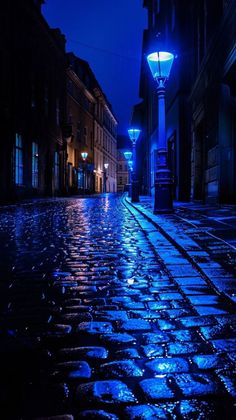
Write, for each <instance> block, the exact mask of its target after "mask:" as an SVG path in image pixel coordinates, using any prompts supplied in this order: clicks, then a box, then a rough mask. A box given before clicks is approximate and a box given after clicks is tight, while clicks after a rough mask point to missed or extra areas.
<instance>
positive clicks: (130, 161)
mask: <svg viewBox="0 0 236 420" xmlns="http://www.w3.org/2000/svg"><path fill="white" fill-rule="evenodd" d="M128 166H129V169H130V170H131V171H132V170H133V161H132V160H128Z"/></svg>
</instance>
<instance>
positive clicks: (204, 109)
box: [190, 1, 236, 203]
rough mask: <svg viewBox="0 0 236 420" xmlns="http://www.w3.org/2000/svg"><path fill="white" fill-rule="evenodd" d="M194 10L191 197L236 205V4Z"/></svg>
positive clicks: (218, 3) (197, 6)
mask: <svg viewBox="0 0 236 420" xmlns="http://www.w3.org/2000/svg"><path fill="white" fill-rule="evenodd" d="M194 12H195V20H194V23H195V38H194V45H195V50H194V51H195V54H194V57H195V74H194V76H195V77H194V79H193V85H192V91H191V95H190V104H191V108H192V173H191V175H192V188H191V197H192V198H193V199H200V200H204V201H208V202H220V203H231V202H233V203H235V202H236V180H235V154H236V133H235V123H234V121H235V112H236V111H235V110H236V108H235V86H236V84H235V78H236V49H235V25H236V4H235V1H227V2H223V1H216V3H215V5H214V8H213V7H212V5H211V4H210V3H209V2H202V3H201V4H200V5H196V6H195V9H194ZM199 22H201V26H199ZM222 34H224V36H222Z"/></svg>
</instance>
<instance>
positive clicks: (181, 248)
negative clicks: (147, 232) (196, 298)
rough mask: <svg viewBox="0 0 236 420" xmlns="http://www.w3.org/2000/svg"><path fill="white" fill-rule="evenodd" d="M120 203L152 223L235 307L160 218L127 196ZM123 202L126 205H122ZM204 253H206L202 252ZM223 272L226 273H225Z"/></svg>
mask: <svg viewBox="0 0 236 420" xmlns="http://www.w3.org/2000/svg"><path fill="white" fill-rule="evenodd" d="M122 201H123V204H124V205H126V206H127V205H128V206H130V207H133V209H135V210H136V211H138V212H139V213H140V214H141V215H142V216H143V217H145V218H146V219H147V220H148V221H149V222H150V223H152V224H153V226H155V227H156V228H157V229H158V230H159V232H160V233H161V234H162V235H163V237H164V238H165V239H167V240H168V241H169V242H170V243H171V244H172V245H173V246H174V247H175V248H176V249H177V250H178V251H179V252H180V254H182V256H183V257H184V258H186V259H187V260H188V262H190V263H191V264H192V266H193V267H194V268H195V269H196V270H197V271H198V272H199V274H200V275H201V276H202V277H203V278H204V279H205V280H206V281H207V282H208V284H210V285H211V287H212V288H213V289H214V290H215V292H216V293H217V294H219V295H221V296H222V297H223V298H224V299H226V300H227V302H228V303H229V304H230V306H233V307H236V301H235V300H234V299H233V298H232V297H231V296H230V295H229V294H227V293H226V292H225V291H224V290H220V288H219V287H217V286H216V285H215V283H214V281H213V280H211V278H210V277H209V276H208V275H207V273H206V272H205V271H204V269H203V268H202V267H201V266H200V265H199V264H198V263H197V262H196V261H195V260H194V259H193V258H192V257H191V255H190V254H189V253H188V251H187V250H186V249H185V248H184V246H183V245H181V243H180V242H178V241H177V240H175V239H173V237H172V236H171V235H170V234H169V233H168V232H167V231H166V230H165V229H164V228H163V227H162V226H161V225H160V224H159V223H158V218H159V217H160V216H157V215H154V214H152V213H151V212H150V211H149V210H146V209H144V208H142V205H141V204H140V205H139V204H138V205H137V204H136V203H135V204H134V203H132V202H131V200H130V199H129V198H128V197H127V196H126V197H122ZM124 201H125V202H126V203H124ZM184 236H185V237H186V238H189V237H188V235H186V234H184ZM189 239H190V241H191V242H192V243H194V244H195V245H196V247H197V248H199V250H203V249H202V248H201V247H200V246H199V245H198V244H197V243H196V242H194V241H193V240H192V239H191V238H189ZM204 252H206V251H204ZM206 253H207V252H206ZM208 255H209V254H208ZM218 265H219V264H218ZM219 267H220V268H222V270H224V268H223V267H222V266H220V265H219ZM224 271H225V270H224ZM225 272H226V273H227V271H225Z"/></svg>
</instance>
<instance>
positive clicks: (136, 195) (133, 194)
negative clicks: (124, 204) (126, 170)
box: [131, 181, 139, 203]
mask: <svg viewBox="0 0 236 420" xmlns="http://www.w3.org/2000/svg"><path fill="white" fill-rule="evenodd" d="M138 188H139V183H138V181H132V190H131V201H132V203H139V191H138Z"/></svg>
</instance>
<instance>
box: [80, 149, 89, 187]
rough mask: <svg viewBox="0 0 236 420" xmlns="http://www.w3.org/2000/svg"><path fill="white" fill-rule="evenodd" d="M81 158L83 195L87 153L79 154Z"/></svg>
mask: <svg viewBox="0 0 236 420" xmlns="http://www.w3.org/2000/svg"><path fill="white" fill-rule="evenodd" d="M81 157H82V159H83V165H82V166H83V194H84V193H85V161H86V159H87V157H88V153H87V152H81Z"/></svg>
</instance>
